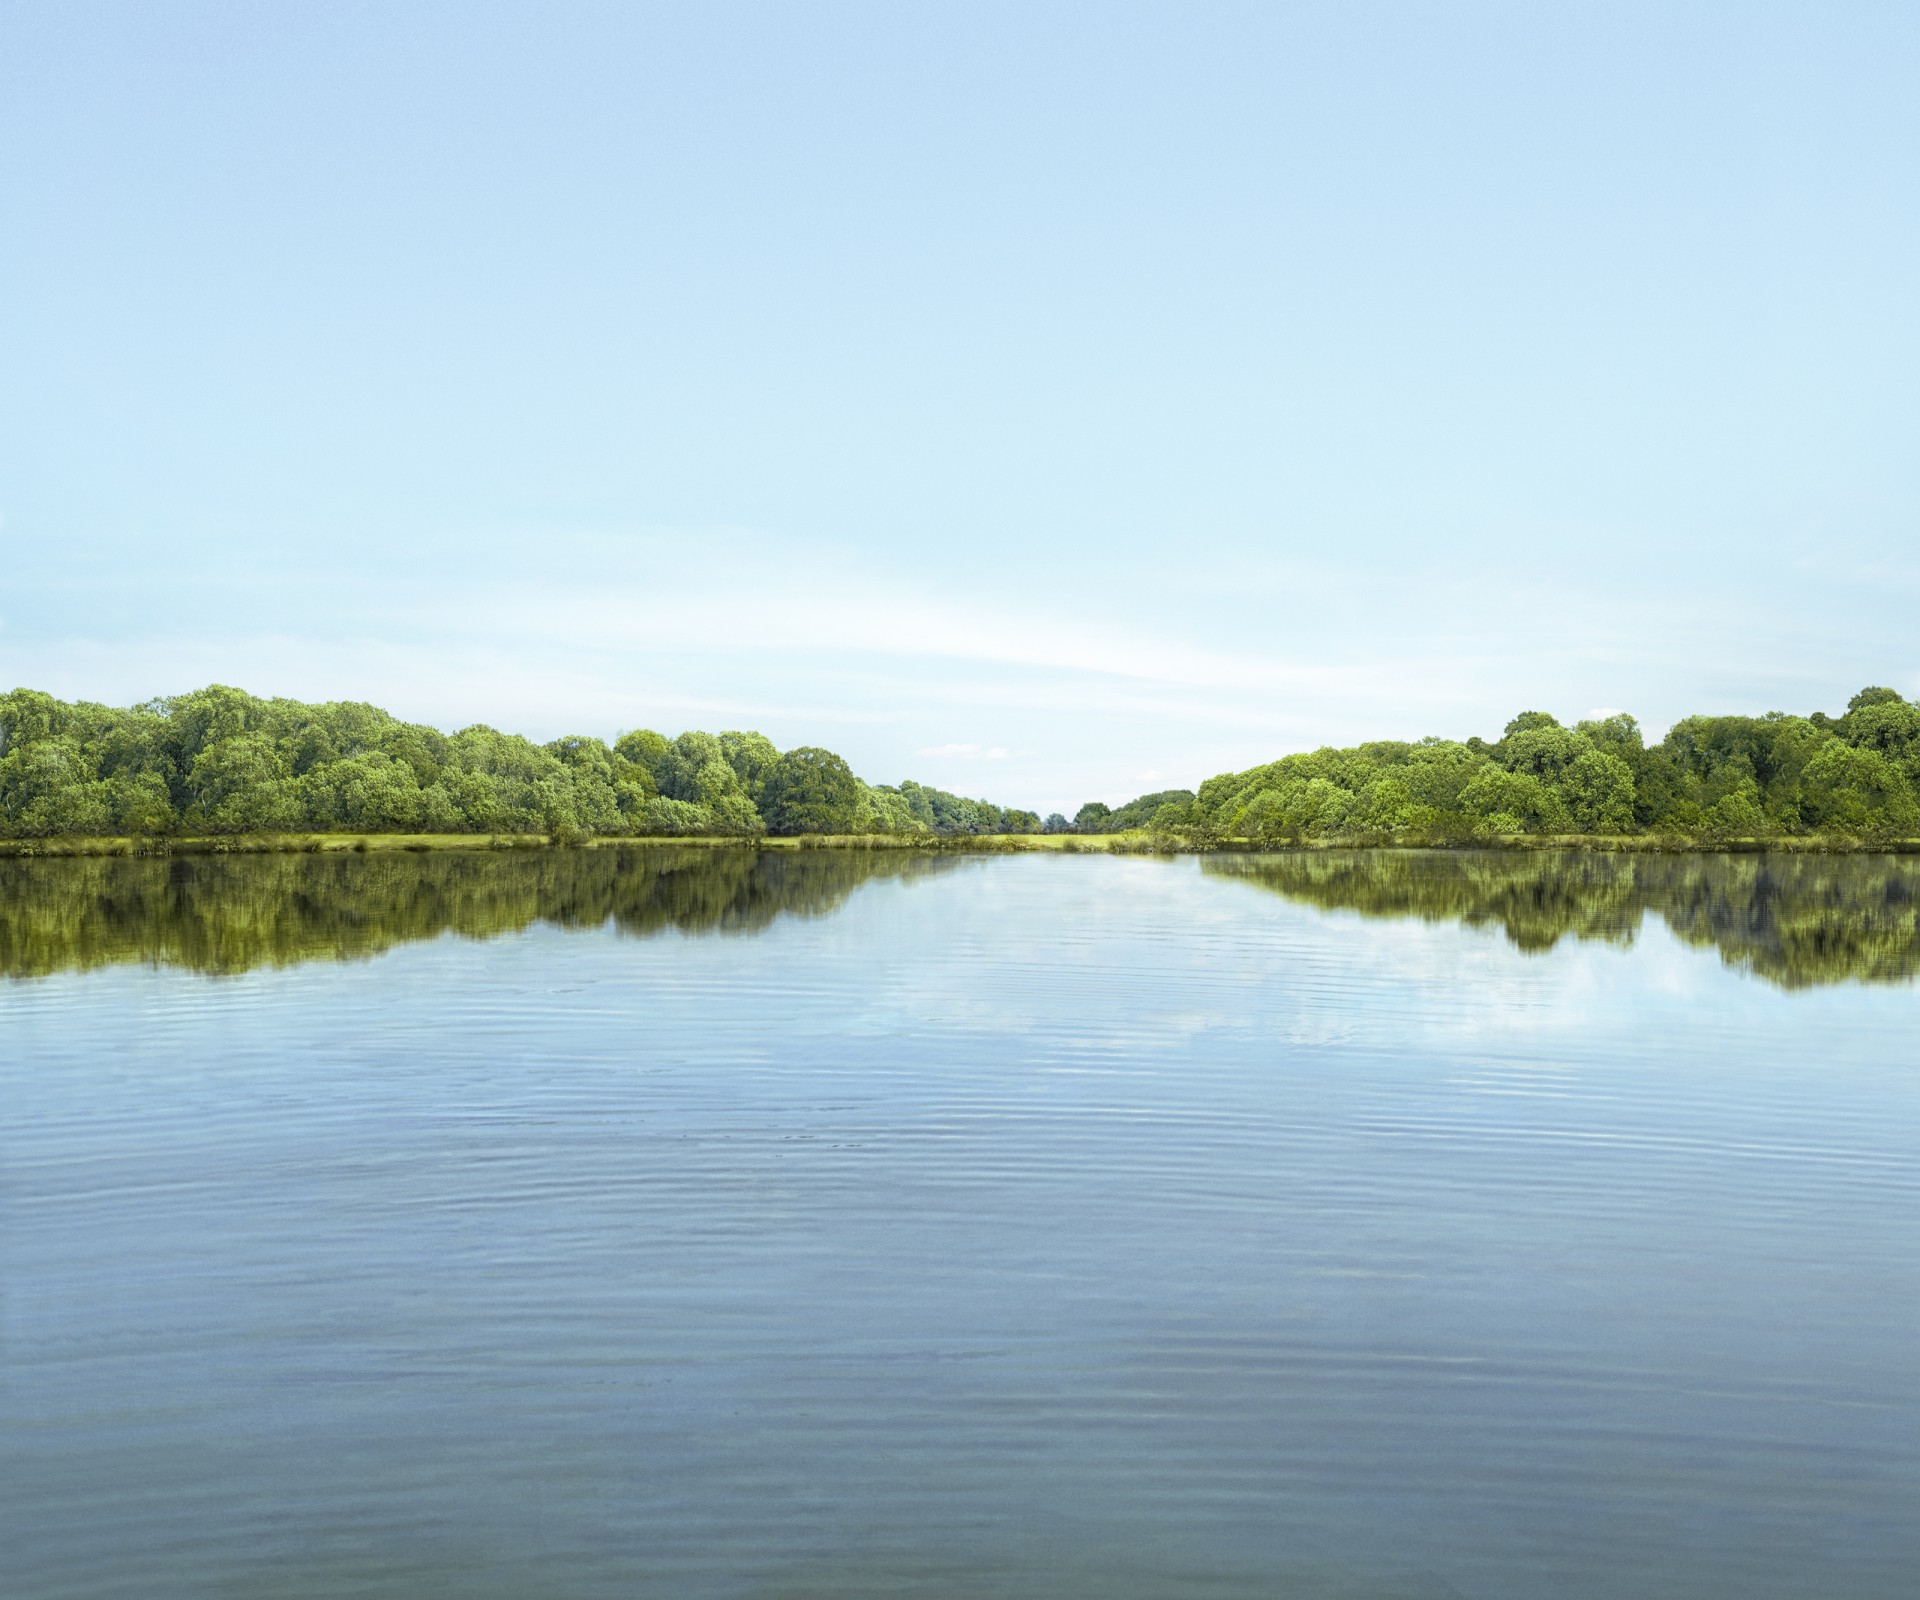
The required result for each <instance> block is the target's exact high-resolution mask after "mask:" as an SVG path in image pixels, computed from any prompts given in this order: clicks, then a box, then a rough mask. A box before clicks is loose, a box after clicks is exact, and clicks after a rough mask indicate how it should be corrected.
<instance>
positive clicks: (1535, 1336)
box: [0, 850, 1920, 1600]
mask: <svg viewBox="0 0 1920 1600" xmlns="http://www.w3.org/2000/svg"><path fill="white" fill-rule="evenodd" d="M1917 898H1920V862H1906V861H1902V860H1898V859H1885V860H1875V859H1867V858H1857V859H1851V860H1845V861H1832V860H1828V861H1814V862H1795V861H1791V860H1788V861H1767V860H1764V859H1761V858H1741V859H1733V860H1718V859H1705V860H1703V859H1699V858H1672V859H1666V860H1661V859H1649V860H1646V861H1637V862H1636V861H1615V860H1611V859H1607V858H1592V857H1571V858H1546V857H1525V858H1522V857H1500V856H1473V855H1458V854H1454V855H1440V854H1437V855H1425V854H1411V853H1401V854H1392V855H1367V854H1353V855H1339V856H1335V855H1311V856H1289V857H1270V858H1218V859H1213V860H1208V861H1205V862H1198V861H1195V860H1192V859H1185V860H1179V861H1155V860H1144V859H1112V858H1102V857H1091V856H1088V857H1067V858H1040V857H1013V858H994V859H964V860H952V859H948V860H907V861H901V860H898V859H893V860H887V859H884V858H883V859H882V860H881V861H880V863H879V864H878V866H877V868H876V867H875V866H874V865H873V864H870V863H867V862H863V861H862V860H860V859H859V858H857V857H850V856H843V855H837V854H832V853H827V852H820V853H816V854H811V855H807V856H798V857H782V858H777V859H776V858H769V859H766V860H763V861H756V860H755V859H753V858H752V857H751V856H748V855H746V854H744V853H731V852H730V853H724V854H721V855H717V856H702V855H698V854H695V853H689V852H679V851H672V850H658V851H642V852H631V853H625V854H619V855H616V854H614V853H612V852H605V853H601V852H589V853H584V854H583V853H546V852H539V853H534V852H528V853H526V854H524V855H514V856H506V855H501V856H493V855H484V854H476V855H473V856H470V857H469V856H458V857H447V856H438V857H420V858H407V857H401V858H393V859H386V858H379V857H371V858H364V859H354V860H341V861H331V860H329V861H316V860H311V859H304V858H264V859H257V860H243V859H228V860H223V861H197V862H175V863H166V862H137V861H136V862H106V861H92V862H72V863H61V862H47V863H0V975H3V976H0V1041H3V1043H0V1095H3V1096H4V1098H3V1099H0V1590H3V1591H4V1593H5V1594H6V1595H7V1596H9V1597H10V1600H14V1597H18V1600H42V1597H55V1596H59V1597H67V1596H75V1597H78V1596H141V1597H175V1596H178V1597H187V1596H192V1597H195V1600H199V1597H203V1596H211V1597H242V1596H274V1597H292V1600H305V1597H322V1596H325V1597H336V1596H341V1597H343V1596H369V1597H371V1596H380V1597H386V1596H393V1597H402V1596H407V1597H413V1596H421V1597H430V1600H438V1597H454V1596H461V1597H475V1600H495V1597H502V1600H504V1597H526V1600H547V1597H554V1600H570V1597H575V1596H579V1597H589V1596H590V1597H600V1596H607V1597H613V1596H619V1597H632V1596H646V1597H651V1596H662V1597H669V1596H670V1597H675V1600H678V1597H689V1600H703V1597H715V1600H722V1597H724V1600H732V1597H752V1600H763V1597H764V1600H770V1597H792V1600H800V1597H812V1600H827V1597H832V1596H843V1595H845V1596H894V1595H907V1596H940V1597H953V1600H960V1597H969V1600H971V1597H987V1596H992V1597H1017V1600H1025V1597H1029V1596H1031V1597H1035V1600H1038V1597H1041V1596H1070V1597H1079V1596H1086V1597H1092V1596H1102V1597H1116V1600H1148V1597H1176V1600H1184V1597H1201V1596H1206V1597H1243V1596H1244V1597H1252V1596H1300V1597H1323V1596H1324V1597H1336V1596H1337V1597H1342V1600H1415V1597H1422V1600H1424V1597H1438V1596H1472V1597H1476V1600H1478V1597H1487V1600H1539V1597H1543V1596H1555V1597H1586V1596H1609V1597H1613V1596H1619V1597H1634V1600H1646V1597H1669V1596H1671V1597H1695V1596H1698V1597H1708V1596H1711V1597H1716V1600H1719V1597H1726V1600H1733V1597H1741V1600H1752V1597H1765V1596H1782V1597H1786V1596H1792V1597H1795V1600H1800V1597H1806V1596H1814V1595H1821V1596H1825V1595H1834V1596H1842V1595H1844V1596H1848V1597H1850V1600H1870V1597H1879V1596H1887V1597H1895V1596H1898V1597H1901V1600H1910V1597H1911V1596H1913V1595H1914V1594H1916V1593H1920V1337H1916V1334H1917V1333H1920V1165H1917V1163H1916V1150H1917V1149H1920V1141H1917V1136H1920V1066H1917V1065H1916V1061H1917V1060H1920V1050H1917V1049H1916V1043H1915V1041H1916V1024H1920V991H1916V989H1915V987H1913V985H1912V974H1913V973H1914V972H1915V971H1916V970H1920V931H1917V930H1916V924H1915V908H1916V903H1917Z"/></svg>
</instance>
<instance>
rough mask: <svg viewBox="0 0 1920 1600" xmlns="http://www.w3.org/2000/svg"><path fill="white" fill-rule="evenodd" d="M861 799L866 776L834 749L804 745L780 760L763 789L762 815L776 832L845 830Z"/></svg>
mask: <svg viewBox="0 0 1920 1600" xmlns="http://www.w3.org/2000/svg"><path fill="white" fill-rule="evenodd" d="M859 801H860V780H859V779H857V778H856V777H854V775H853V770H852V768H850V767H849V766H848V765H847V764H846V762H845V761H844V760H842V759H841V758H840V757H839V756H837V755H835V754H834V753H833V752H832V751H831V750H822V749H820V748H818V747H817V746H814V745H802V746H801V747H800V748H799V749H797V750H789V751H788V752H787V753H786V754H785V755H783V756H782V757H781V758H780V759H779V761H778V762H776V763H775V764H774V768H773V771H772V772H771V773H769V774H768V776H767V781H766V787H765V788H764V789H763V790H762V791H761V806H760V812H761V815H762V816H763V817H764V818H765V819H766V823H767V827H768V828H769V829H770V830H771V831H772V832H774V833H781V834H794V833H845V832H848V831H850V830H851V829H852V827H853V826H854V821H855V810H856V808H857V806H858V805H859Z"/></svg>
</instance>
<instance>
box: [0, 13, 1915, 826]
mask: <svg viewBox="0 0 1920 1600" xmlns="http://www.w3.org/2000/svg"><path fill="white" fill-rule="evenodd" d="M1916 84H1920V6H1915V5H1912V4H1902V5H1871V4H1828V5H1808V4H1800V5H1793V6H1767V5H1762V4H1755V3H1751V0H1744V3H1740V4H1730V5H1724V6H1688V5H1684V4H1673V3H1661V4H1655V5H1648V6H1644V7H1642V6H1633V5H1627V4H1613V3H1610V4H1605V5H1572V4H1567V5H1541V4H1538V3H1537V0H1530V3H1526V4H1516V5H1511V6H1474V5H1445V6H1442V5H1405V6H1386V7H1376V6H1367V5H1360V4H1330V5H1324V6H1282V5H1278V4H1274V5H1248V6H1227V5H1204V4H1192V3H1180V4H1166V5H1159V6H1130V5H1124V4H1114V3H1101V4H1091V5H1068V4H1045V3H1033V0H1022V3H1019V4H1007V5H998V4H947V5H933V4H912V5H902V4H896V3H886V4H873V5H836V4H778V5H764V6H738V5H728V4H724V3H714V0H701V3H699V4H682V5H674V6H652V7H649V6H642V5H638V4H623V5H608V6H590V5H577V4H576V5H556V4H540V5H535V4H531V3H528V4H521V5H513V6H498V5H485V4H478V3H475V0H460V3H458V4H449V5H427V4H406V3H394V0H382V3H379V4H369V5H353V4H339V3H328V4H324V5H321V4H310V5H305V6H296V5H257V4H251V3H249V4H234V5H220V6H196V5H185V4H173V3H168V0H143V3H140V4H137V5H118V6H116V5H104V4H95V5H84V6H82V5H73V4H68V3H66V0H59V3H32V4H21V3H19V0H10V3H6V4H4V5H0V519H3V520H0V679H4V680H6V685H7V686H11V685H12V684H14V683H22V684H27V685H31V686H34V687H39V688H45V689H48V690H51V691H53V692H55V693H58V694H61V695H63V696H69V697H71V696H83V697H86V698H90V699H99V700H106V701H109V702H114V703H128V702H131V701H134V700H137V699H145V698H147V697H149V696H152V695H155V694H162V693H167V692H174V691H179V690H183V689H187V688H192V687H195V686H198V685H200V684H202V683H205V682H208V681H221V682H229V683H236V684H239V685H242V686H243V687H247V688H250V689H253V690H255V691H256V692H259V693H270V694H285V695H294V696H298V697H302V698H309V699H336V698H356V699H371V700H373V701H375V702H376V703H379V704H383V705H385V706H387V707H389V708H390V709H392V710H393V711H395V712H396V713H399V714H401V715H404V716H407V717H410V718H415V719H418V720H423V721H429V722H433V723H436V724H438V725H440V726H443V727H448V728H452V727H457V726H461V725H463V724H465V723H467V722H470V721H475V720H486V721H489V722H492V723H494V724H496V725H497V726H501V727H505V728H510V729H514V730H517V731H521V732H525V733H529V734H532V735H534V736H536V737H542V738H546V737H553V736H555V735H558V734H560V733H565V732H575V731H578V732H591V733H598V734H601V735H603V736H611V735H612V734H614V733H615V732H617V731H620V730H623V729H626V728H632V727H637V726H650V727H655V728H659V729H661V730H662V731H664V732H667V733H673V732H677V731H678V730H680V729H681V728H683V727H690V726H692V727H708V728H716V729H717V728H721V727H742V726H744V727H758V728H761V729H763V730H764V731H765V732H767V733H768V734H769V735H771V736H772V737H773V738H774V739H775V740H776V742H778V743H780V744H781V745H783V746H787V745H793V744H800V743H821V744H826V745H829V746H831V747H833V748H836V749H839V750H841V751H842V752H843V753H845V754H846V755H847V756H848V757H849V759H850V760H852V762H853V764H854V766H855V768H856V770H858V771H859V772H861V773H862V775H863V776H866V777H868V778H870V779H873V780H875V781H882V782H889V781H894V780H897V779H899V778H901V777H905V776H912V777H917V778H920V779H922V780H923V781H927V782H933V783H938V784H941V785H942V786H945V787H950V788H956V789H960V790H962V791H965V792H967V793H972V794H987V795H989V796H991V797H993V798H995V799H999V800H1002V801H1004V802H1006V803H1012V804H1024V805H1032V806H1035V807H1038V808H1040V809H1043V810H1050V809H1055V808H1059V809H1064V810H1067V811H1071V810H1072V809H1073V807H1074V806H1076V805H1077V804H1078V803H1079V802H1080V801H1082V800H1085V799H1089V798H1094V797H1098V798H1103V799H1106V800H1108V801H1110V802H1116V803H1117V802H1118V801H1120V800H1123V799H1125V798H1127V797H1129V796H1130V795H1132V794H1134V793H1137V792H1139V791H1140V790H1142V789H1145V788H1159V787H1164V786H1171V785H1173V784H1190V783H1194V782H1197V781H1198V780H1199V779H1201V778H1203V777H1205V776H1208V775H1209V774H1212V773H1214V772H1218V771H1221V770H1224V769H1228V768H1235V767H1241V766H1245V765H1248V764H1250V763H1252V762H1255V761H1259V760H1265V759H1270V758H1271V757H1273V756H1275V755H1278V754H1281V753H1283V752H1285V751H1288V750H1294V749H1301V748H1307V747H1311V746H1312V745H1315V744H1318V743H1323V742H1328V741H1333V742H1341V743H1346V742H1351V741H1353V740H1355V739H1359V738H1364V737H1386V736H1402V737H1412V736H1418V735H1420V734H1423V733H1430V732H1431V733H1442V734H1449V735H1465V734H1468V733H1473V732H1483V733H1492V732H1497V731H1498V729H1499V727H1500V725H1501V724H1502V723H1503V722H1504V721H1505V720H1506V718H1507V717H1508V716H1510V715H1511V714H1512V713H1513V712H1515V711H1517V710H1520V709H1523V708H1528V707H1539V708H1541V709H1545V710H1550V711H1553V712H1555V713H1557V714H1559V715H1561V716H1562V717H1565V718H1572V717H1577V716H1580V715H1584V714H1586V713H1588V712H1589V711H1593V710H1598V709H1611V708H1625V709H1628V710H1632V711H1634V712H1635V713H1636V714H1638V715H1639V716H1640V717H1641V718H1642V720H1643V721H1644V722H1646V723H1648V724H1649V725H1651V726H1652V727H1653V728H1655V729H1656V730H1657V729H1659V728H1663V727H1664V726H1665V725H1666V723H1668V722H1670V721H1671V720H1672V719H1673V718H1674V717H1676V716H1678V715H1681V714H1683V713H1685V712H1687V711H1691V710H1727V711H1761V710H1766V709H1770V708H1774V707H1781V708H1786V709H1795V710H1809V709H1813V708H1815V707H1821V708H1826V709H1832V710H1837V709H1839V707H1840V706H1841V705H1842V704H1844V702H1845V699H1846V697H1847V695H1848V694H1849V693H1850V692H1851V691H1852V690H1854V689H1856V688H1858V687H1859V686H1861V685H1862V684H1863V683H1869V682H1872V683H1887V684H1891V685H1892V686H1894V687H1896V688H1899V689H1901V690H1902V691H1903V692H1907V693H1910V694H1911V693H1914V692H1916V691H1920V639H1917V638H1916V630H1915V626H1914V618H1915V613H1916V606H1917V605H1920V292H1917V286H1920V92H1916Z"/></svg>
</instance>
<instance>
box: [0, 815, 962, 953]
mask: <svg viewBox="0 0 1920 1600" xmlns="http://www.w3.org/2000/svg"><path fill="white" fill-rule="evenodd" d="M959 865H961V863H960V862H959V861H957V860H955V859H952V858H948V857H929V856H913V855H904V856H903V855H896V854H892V853H887V854H881V855H870V854H868V853H867V852H865V851H850V850H806V851H795V852H778V853H775V852H768V853H766V854H759V853H756V852H754V851H751V850H707V849H686V848H679V849H676V848H673V847H670V846H669V847H653V848H647V849H638V850H611V849H606V850H527V851H513V852H497V853H496V852H488V851H477V850H476V851H449V852H444V853H434V854H421V855H411V854H400V853H393V854H386V853H380V854H368V855H325V856H318V855H230V856H190V857H176V858H173V859H171V860H163V859H128V858H125V857H93V858H76V859H65V860H45V859H42V860H31V859H29V860H0V975H5V976H8V977H32V976H39V975H42V974H46V973H51V972H59V971H64V970H68V969H72V968H85V967H97V966H106V965H110V964H113V963H117V962H156V963H165V964H168V965H173V966H182V967H188V968H191V969H192V970H194V971H196V972H220V973H233V972H245V971H247V970H248V969H249V968H252V967H261V966H286V965H288V964H290V963H293V962H296V961H311V960H344V959H352V958H354V957H365V956H371V955H376V954H378V953H379V952H381V951H383V950H387V949H390V948H392V947H393V946H395V945H398V944H405V943H408V942H410V941H412V940H417V939H431V938H434V937H436V936H437V935H439V934H442V933H449V932H451V933H457V934H460V935H461V936H463V937H465V938H473V939H484V938H488V937H490V936H492V935H494V934H500V933H510V932H513V931H516V930H518V929H521V928H526V927H528V926H530V925H532V924H533V923H536V922H546V923H552V924H554V925H555V926H558V927H563V928H597V927H602V926H604V925H605V924H607V923H608V922H611V923H612V924H613V925H614V926H615V927H616V928H618V929H619V930H620V931H621V932H622V933H627V934H634V935H640V936H645V935H650V934H655V933H659V932H662V931H663V930H666V929H677V930H679V931H680V932H683V933H722V934H726V933H752V932H755V931H757V930H759V929H761V928H765V927H766V926H767V925H768V924H769V923H771V922H772V921H773V920H774V919H775V918H776V917H779V916H781V915H783V914H784V915H788V916H821V915H824V914H826V913H828V912H830V911H833V910H835V909H836V908H838V907H839V906H840V905H842V904H843V903H844V902H845V901H846V899H847V897H848V895H850V894H851V893H852V892H853V891H854V890H855V889H856V888H858V887H859V886H860V885H861V884H863V883H866V882H867V881H869V880H870V879H874V878H894V879H913V878H919V877H925V876H927V875H929V874H931V873H935V872H941V871H947V870H951V869H953V868H955V867H957V866H959Z"/></svg>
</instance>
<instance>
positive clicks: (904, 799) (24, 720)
mask: <svg viewBox="0 0 1920 1600" xmlns="http://www.w3.org/2000/svg"><path fill="white" fill-rule="evenodd" d="M1041 828H1042V823H1041V820H1040V818H1039V817H1038V816H1036V815H1035V814H1034V813H1033V812H1031V811H1021V810H1016V809H1009V808H1006V807H1001V806H996V805H994V804H992V803H991V802H989V801H986V800H969V799H965V798H963V797H962V796H960V795H955V794H948V793H947V792H946V791H944V790H941V789H934V788H930V787H928V786H926V785H923V784H918V783H901V784H898V785H884V784H880V785H876V784H869V783H865V782H863V781H862V780H861V779H860V778H858V777H857V776H855V774H854V772H853V770H852V769H851V768H850V767H849V766H848V765H847V763H846V761H845V760H844V759H843V758H841V757H840V756H838V755H836V754H835V753H834V752H833V751H831V750H824V749H821V748H819V747H817V746H811V745H804V746H801V747H800V748H798V749H793V750H786V751H782V750H779V749H776V748H775V746H774V744H773V743H772V741H771V740H769V739H768V738H766V737H765V736H764V735H763V734H758V733H742V732H727V733H718V734H714V733H700V732H689V733H683V734H681V735H680V736H679V737H678V738H674V739H668V738H666V737H665V736H663V735H661V734H658V733H654V732H652V731H650V730H647V729H640V730H638V731H636V732H633V733H628V734H624V735H622V736H621V737H620V738H619V739H617V740H615V741H614V742H613V743H612V744H610V745H609V744H607V743H606V742H605V741H603V740H601V739H597V738H593V737H591V736H589V735H586V734H574V735H569V736H568V737H566V738H561V739H555V740H552V741H550V742H549V743H546V744H536V743H534V742H533V741H532V740H530V739H526V738H523V737H521V736H520V735H518V734H511V733H501V732H500V731H499V730H497V729H495V728H490V727H486V726H484V725H480V724H476V725H475V726H473V727H470V728H463V729H462V730H461V731H460V732H458V733H454V734H444V733H441V732H440V731H438V730H437V729H434V728H429V727H422V726H420V725H418V724H415V723H409V722H402V721H400V720H399V719H398V718H395V717H392V716H389V715H388V714H387V713H386V712H385V711H382V710H380V709H379V708H378V707H375V706H371V705H362V704H359V703H356V702H334V703H329V704H325V705H307V704H303V703H302V702H300V701H296V700H279V699H261V698H258V697H256V696H254V695H250V694H247V693H245V692H244V691H242V690H239V689H233V688H228V687H226V686H224V685H219V684H216V685H213V686H211V687H208V688H205V689H199V690H196V691H194V692H193V693H191V694H183V695H177V696H173V697H170V698H166V699H159V700H150V701H147V702H146V703H144V704H142V705H137V706H132V707H129V708H125V709H119V708H114V707H110V706H104V705H96V704H92V703H90V702H85V701H82V702H79V703H69V702H65V701H61V700H57V699H55V698H54V697H53V696H52V695H48V694H42V693H39V692H38V691H35V690H30V689H16V690H15V691H13V693H11V694H7V695H0V837H11V838H41V837H47V836H51V835H55V834H78V835H99V836H106V835H134V836H139V837H161V836H166V835H170V834H241V833H326V832H348V833H478V834H540V835H545V836H547V837H549V838H552V839H555V840H559V841H562V842H566V841H575V840H581V839H585V838H589V837H592V836H595V835H599V836H606V837H674V836H693V835H699V836H713V835H729V834H732V835H741V836H748V837H752V836H757V835H762V834H808V833H828V834H928V835H952V834H999V833H1037V832H1039V831H1041Z"/></svg>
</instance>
